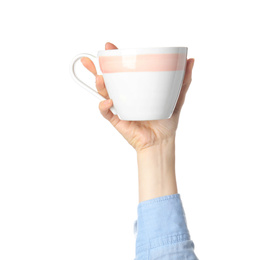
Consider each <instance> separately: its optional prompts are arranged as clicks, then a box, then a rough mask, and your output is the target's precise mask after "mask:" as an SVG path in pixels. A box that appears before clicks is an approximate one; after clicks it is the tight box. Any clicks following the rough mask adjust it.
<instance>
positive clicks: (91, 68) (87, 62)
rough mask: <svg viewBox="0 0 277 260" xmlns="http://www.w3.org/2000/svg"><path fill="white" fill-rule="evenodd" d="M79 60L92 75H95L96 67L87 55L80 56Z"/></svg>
mask: <svg viewBox="0 0 277 260" xmlns="http://www.w3.org/2000/svg"><path fill="white" fill-rule="evenodd" d="M81 62H82V63H83V65H84V67H85V68H87V69H88V70H89V71H90V72H92V73H93V74H94V76H96V75H97V71H96V68H95V66H94V63H93V62H92V61H91V60H90V59H89V58H87V57H83V58H81Z"/></svg>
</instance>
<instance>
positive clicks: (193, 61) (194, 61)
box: [192, 59, 195, 69]
mask: <svg viewBox="0 0 277 260" xmlns="http://www.w3.org/2000/svg"><path fill="white" fill-rule="evenodd" d="M194 62H195V59H193V63H192V69H193V66H194Z"/></svg>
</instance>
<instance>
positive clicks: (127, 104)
mask: <svg viewBox="0 0 277 260" xmlns="http://www.w3.org/2000/svg"><path fill="white" fill-rule="evenodd" d="M187 51H188V48H187V47H164V48H138V49H115V50H105V51H99V52H98V55H97V57H95V56H93V55H91V54H86V53H83V54H79V55H77V56H76V57H75V58H74V59H73V61H72V63H71V66H70V71H71V74H72V76H73V79H74V80H75V81H76V82H77V83H78V84H79V85H81V86H82V87H84V88H86V89H87V90H88V91H89V92H90V93H92V94H93V95H94V96H95V97H96V98H98V99H99V100H100V101H102V100H105V98H104V97H103V96H101V95H100V94H99V93H98V92H97V91H96V90H94V89H93V88H91V87H90V86H88V85H86V84H85V83H84V82H82V81H81V80H80V79H79V78H78V77H77V75H76V73H75V71H74V65H75V63H76V61H77V60H79V59H80V58H82V57H87V58H90V59H92V60H93V59H96V60H98V62H99V65H100V69H101V71H102V73H103V77H104V82H105V85H106V88H107V92H108V94H109V97H110V98H111V99H112V100H113V107H112V108H111V111H112V112H113V113H114V114H115V115H118V117H119V118H120V119H121V120H128V121H146V120H160V119H168V118H170V117H171V116H172V114H173V111H174V109H175V106H176V103H177V101H178V98H179V94H180V91H181V88H182V82H183V79H184V76H185V69H186V64H187Z"/></svg>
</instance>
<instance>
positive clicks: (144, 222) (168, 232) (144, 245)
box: [134, 194, 197, 260]
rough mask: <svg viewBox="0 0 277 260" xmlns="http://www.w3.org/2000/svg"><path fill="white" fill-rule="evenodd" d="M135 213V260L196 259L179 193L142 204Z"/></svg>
mask: <svg viewBox="0 0 277 260" xmlns="http://www.w3.org/2000/svg"><path fill="white" fill-rule="evenodd" d="M137 213H138V218H137V221H135V223H134V234H135V236H136V260H144V259H147V260H149V259H164V260H166V259H170V260H175V259H176V260H177V259H191V260H197V257H196V256H195V254H194V244H193V241H191V240H190V234H189V230H188V228H187V222H186V217H185V212H184V209H183V205H182V201H181V198H180V194H172V195H167V196H163V197H158V198H154V199H151V200H146V201H142V202H140V203H139V205H138V211H137ZM157 257H158V258H157ZM184 257H186V258H184Z"/></svg>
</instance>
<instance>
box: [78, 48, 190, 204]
mask: <svg viewBox="0 0 277 260" xmlns="http://www.w3.org/2000/svg"><path fill="white" fill-rule="evenodd" d="M105 49H106V50H111V49H117V47H116V46H115V45H114V44H112V43H106V45H105ZM81 62H82V63H83V65H84V66H85V67H86V68H87V69H88V70H89V71H90V72H92V73H93V74H94V75H95V77H96V88H97V91H98V92H99V94H100V95H102V96H103V97H105V98H106V99H108V100H106V101H101V102H100V103H99V110H100V113H101V114H102V116H103V117H104V118H105V119H107V120H108V121H109V122H110V123H111V124H112V125H113V126H114V127H115V128H116V130H117V131H118V132H119V133H120V134H121V135H122V136H123V137H124V138H125V139H126V140H127V141H128V143H129V144H130V145H131V146H132V147H133V148H134V149H135V150H136V152H137V162H138V179H139V202H142V201H145V200H150V199H153V198H157V197H161V196H166V195H171V194H176V193H177V192H178V190H177V182H176V175H175V136H176V130H177V127H178V122H179V117H180V113H181V109H182V106H183V104H184V102H185V97H186V93H187V91H188V88H189V86H190V84H191V81H192V79H191V75H192V69H193V65H194V59H188V60H187V66H186V73H185V77H184V81H183V85H182V90H181V92H180V95H179V99H178V101H177V104H176V107H175V110H174V112H173V114H172V116H171V118H169V119H164V120H154V121H125V120H120V119H119V117H118V116H117V115H114V114H113V113H112V112H111V111H110V108H111V107H112V100H111V99H110V98H109V95H108V92H107V89H106V87H105V83H104V79H103V76H101V75H97V71H96V68H95V66H94V64H93V62H92V61H91V60H90V59H88V58H85V57H84V58H82V59H81Z"/></svg>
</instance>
